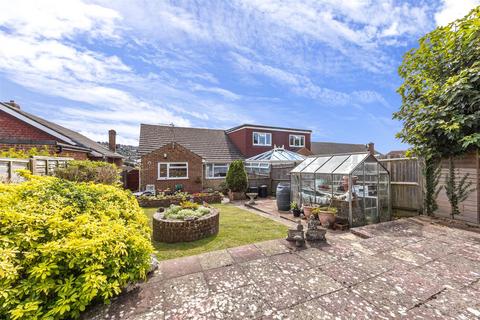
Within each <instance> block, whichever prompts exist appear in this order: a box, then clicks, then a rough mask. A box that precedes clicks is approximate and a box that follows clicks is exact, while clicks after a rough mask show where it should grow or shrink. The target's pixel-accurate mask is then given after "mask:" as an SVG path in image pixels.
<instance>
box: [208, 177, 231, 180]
mask: <svg viewBox="0 0 480 320" xmlns="http://www.w3.org/2000/svg"><path fill="white" fill-rule="evenodd" d="M225 178H226V177H213V178H209V177H205V179H207V180H222V179H225Z"/></svg>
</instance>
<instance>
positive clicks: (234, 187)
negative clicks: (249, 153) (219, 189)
mask: <svg viewBox="0 0 480 320" xmlns="http://www.w3.org/2000/svg"><path fill="white" fill-rule="evenodd" d="M225 181H226V182H227V187H228V197H229V198H230V201H233V200H244V199H245V190H247V185H248V179H247V172H246V171H245V167H244V165H243V161H242V160H235V161H233V162H232V163H231V164H230V166H229V167H228V172H227V177H226V178H225Z"/></svg>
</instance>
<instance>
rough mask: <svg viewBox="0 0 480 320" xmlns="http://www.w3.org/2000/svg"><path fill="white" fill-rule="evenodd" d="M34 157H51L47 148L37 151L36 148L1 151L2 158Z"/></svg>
mask: <svg viewBox="0 0 480 320" xmlns="http://www.w3.org/2000/svg"><path fill="white" fill-rule="evenodd" d="M33 156H50V157H53V155H51V154H50V151H49V150H48V148H47V147H44V148H41V149H37V148H35V147H33V148H30V149H28V150H17V149H15V148H10V149H8V150H1V151H0V158H16V159H28V158H30V157H33Z"/></svg>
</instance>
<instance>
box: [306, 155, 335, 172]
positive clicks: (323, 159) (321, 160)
mask: <svg viewBox="0 0 480 320" xmlns="http://www.w3.org/2000/svg"><path fill="white" fill-rule="evenodd" d="M330 158H331V156H328V157H318V158H316V159H315V160H314V161H312V162H311V163H310V164H309V165H308V166H307V167H306V168H305V169H303V171H302V172H308V173H313V172H315V171H317V170H318V168H320V167H321V166H323V165H324V164H325V162H327V161H328V160H329V159H330Z"/></svg>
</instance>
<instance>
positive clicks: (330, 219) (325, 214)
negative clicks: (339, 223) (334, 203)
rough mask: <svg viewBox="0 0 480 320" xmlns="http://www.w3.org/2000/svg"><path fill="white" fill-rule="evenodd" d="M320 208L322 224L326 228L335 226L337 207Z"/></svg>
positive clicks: (319, 213)
mask: <svg viewBox="0 0 480 320" xmlns="http://www.w3.org/2000/svg"><path fill="white" fill-rule="evenodd" d="M318 209H319V210H318V219H319V220H320V223H321V224H322V226H323V227H326V228H328V227H330V226H333V224H334V223H335V216H336V215H337V208H335V207H330V206H329V207H323V208H318Z"/></svg>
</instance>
